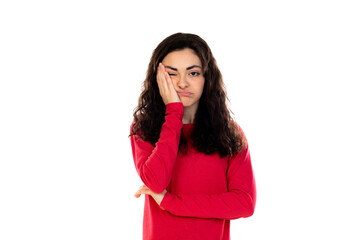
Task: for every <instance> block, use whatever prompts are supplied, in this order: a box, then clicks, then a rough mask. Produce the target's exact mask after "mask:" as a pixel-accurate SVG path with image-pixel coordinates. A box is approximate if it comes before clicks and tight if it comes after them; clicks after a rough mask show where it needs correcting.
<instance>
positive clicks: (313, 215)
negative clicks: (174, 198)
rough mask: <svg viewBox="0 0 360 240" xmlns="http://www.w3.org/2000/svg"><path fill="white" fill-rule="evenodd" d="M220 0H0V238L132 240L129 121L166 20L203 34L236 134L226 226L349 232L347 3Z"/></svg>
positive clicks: (350, 53) (259, 233) (240, 230)
mask: <svg viewBox="0 0 360 240" xmlns="http://www.w3.org/2000/svg"><path fill="white" fill-rule="evenodd" d="M223 2H224V3H219V2H215V1H206V2H205V1H204V2H197V1H177V2H173V3H171V2H170V1H78V0H71V1H1V3H0V34H1V37H0V80H1V84H0V114H1V117H0V123H1V124H0V159H1V161H0V228H1V229H0V239H3V240H8V239H141V232H142V213H143V203H144V197H143V196H142V197H141V198H140V199H136V198H134V197H133V194H134V193H135V191H136V190H137V189H138V187H139V186H140V185H141V181H140V179H139V177H138V176H137V173H136V171H135V167H134V164H133V159H132V154H131V146H130V141H129V139H128V135H129V131H130V123H131V121H132V114H133V110H134V108H135V107H136V105H137V100H138V97H139V94H140V92H141V84H142V82H143V80H144V78H145V73H146V69H147V65H148V63H149V59H150V56H151V53H152V51H153V49H154V48H155V47H156V46H157V44H158V43H160V41H162V40H163V39H164V38H165V37H167V36H169V35H170V34H173V33H176V32H188V33H195V34H197V35H199V36H201V37H202V38H204V39H205V40H206V41H207V43H208V44H209V46H210V48H211V49H212V51H213V54H214V56H215V58H216V59H217V62H218V65H219V68H220V70H221V72H222V74H223V76H224V82H225V84H226V87H227V91H228V96H229V99H230V101H231V110H232V111H233V113H234V118H235V120H236V121H237V122H238V123H239V124H240V125H241V126H242V128H243V130H244V131H245V133H246V135H247V138H248V140H249V146H250V151H251V155H252V162H253V167H254V171H255V176H256V181H257V190H258V201H257V206H256V211H255V214H254V215H253V216H252V217H250V218H248V219H238V220H234V221H232V223H231V233H232V239H234V240H235V239H329V238H331V239H360V233H359V230H358V227H359V220H358V219H359V214H360V208H359V202H360V196H359V183H360V177H359V170H360V169H359V161H360V153H359V150H360V148H359V143H360V141H359V136H360V128H359V123H360V117H359V103H360V97H359V95H360V94H359V90H360V87H359V86H358V85H357V84H358V83H359V80H360V71H359V70H360V69H359V67H360V47H359V46H360V44H359V43H360V34H359V29H360V24H359V23H360V14H359V12H360V8H359V6H358V1H346V0H342V1H340V0H339V1H319V0H311V1H309V0H305V1H304V0H303V1H285V0H284V1H279V0H277V1H256V0H254V1H238V3H236V4H235V1H223ZM356 228H357V229H356Z"/></svg>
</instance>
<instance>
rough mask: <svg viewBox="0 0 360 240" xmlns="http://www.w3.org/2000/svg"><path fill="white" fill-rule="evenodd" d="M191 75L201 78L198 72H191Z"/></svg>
mask: <svg viewBox="0 0 360 240" xmlns="http://www.w3.org/2000/svg"><path fill="white" fill-rule="evenodd" d="M190 75H191V76H193V77H196V76H199V75H200V73H198V72H191V73H190Z"/></svg>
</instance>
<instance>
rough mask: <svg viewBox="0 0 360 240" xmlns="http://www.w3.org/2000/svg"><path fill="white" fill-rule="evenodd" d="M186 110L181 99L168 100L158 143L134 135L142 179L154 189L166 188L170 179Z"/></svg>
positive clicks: (137, 165) (162, 189) (136, 162)
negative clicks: (171, 101) (175, 100)
mask: <svg viewBox="0 0 360 240" xmlns="http://www.w3.org/2000/svg"><path fill="white" fill-rule="evenodd" d="M183 111H184V109H183V105H182V103H181V102H173V103H168V104H166V110H165V122H164V123H163V125H162V127H161V132H160V138H159V140H158V142H157V143H155V147H154V146H153V145H152V144H151V143H150V142H148V141H144V140H142V139H141V138H140V137H139V136H138V135H132V136H131V147H132V154H133V158H134V164H135V168H136V171H137V173H138V174H139V176H140V178H141V180H142V181H143V183H144V184H145V185H146V186H147V187H148V188H149V189H150V190H152V191H153V192H155V193H161V192H163V191H164V189H165V188H166V187H167V186H168V184H169V182H170V179H171V176H172V171H173V168H174V164H175V161H176V157H177V153H178V147H179V143H180V136H181V128H182V125H183V123H182V118H183V114H184V113H183ZM133 124H134V122H133V123H132V124H131V126H132V125H133ZM130 129H131V128H130Z"/></svg>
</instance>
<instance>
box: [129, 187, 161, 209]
mask: <svg viewBox="0 0 360 240" xmlns="http://www.w3.org/2000/svg"><path fill="white" fill-rule="evenodd" d="M166 192H167V191H166V189H165V190H164V191H163V192H162V193H154V192H153V191H151V190H150V189H149V188H148V187H147V186H145V185H142V186H141V187H140V188H139V190H138V191H137V192H136V193H135V194H134V196H135V197H136V198H139V197H140V196H141V194H148V195H150V196H151V197H152V198H153V199H154V200H155V201H156V202H157V204H158V205H160V203H161V201H162V200H163V198H164V196H165V194H166Z"/></svg>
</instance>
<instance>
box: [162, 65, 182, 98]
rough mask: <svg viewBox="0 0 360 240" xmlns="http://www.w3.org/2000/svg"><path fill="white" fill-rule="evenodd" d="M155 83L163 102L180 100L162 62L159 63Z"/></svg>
mask: <svg viewBox="0 0 360 240" xmlns="http://www.w3.org/2000/svg"><path fill="white" fill-rule="evenodd" d="M157 83H158V86H159V91H160V95H161V97H162V99H163V101H164V103H165V104H167V103H170V102H180V98H179V96H178V94H177V92H176V90H175V86H174V84H173V82H172V79H171V77H170V75H169V74H168V73H167V72H166V69H165V66H164V65H163V64H162V63H159V67H158V72H157Z"/></svg>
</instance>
